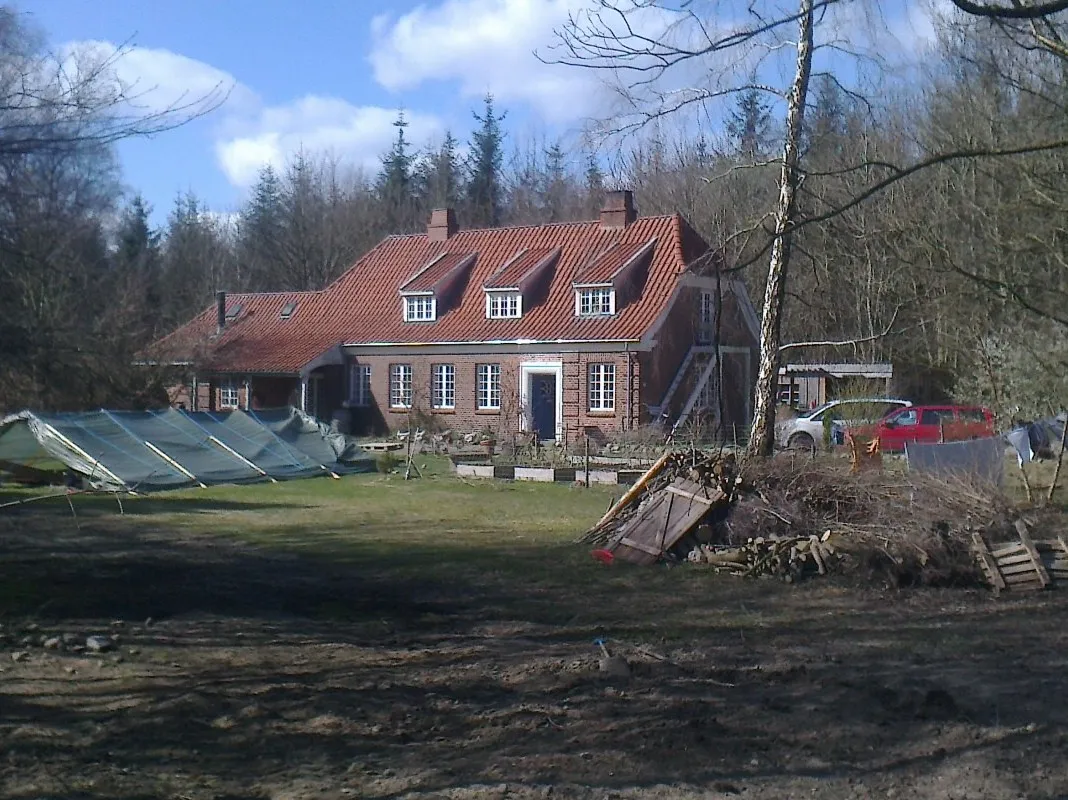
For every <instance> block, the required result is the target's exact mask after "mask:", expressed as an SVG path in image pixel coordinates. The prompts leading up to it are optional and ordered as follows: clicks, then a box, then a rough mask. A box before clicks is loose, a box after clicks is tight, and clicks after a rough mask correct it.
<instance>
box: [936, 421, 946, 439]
mask: <svg viewBox="0 0 1068 800" xmlns="http://www.w3.org/2000/svg"><path fill="white" fill-rule="evenodd" d="M938 443H939V444H945V443H946V426H945V425H944V424H943V422H942V420H941V419H939V420H938Z"/></svg>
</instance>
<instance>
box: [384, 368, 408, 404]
mask: <svg viewBox="0 0 1068 800" xmlns="http://www.w3.org/2000/svg"><path fill="white" fill-rule="evenodd" d="M389 407H390V408H411V407H412V365H411V364H390V365H389Z"/></svg>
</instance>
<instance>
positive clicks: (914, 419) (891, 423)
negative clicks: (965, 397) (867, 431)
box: [877, 406, 994, 452]
mask: <svg viewBox="0 0 1068 800" xmlns="http://www.w3.org/2000/svg"><path fill="white" fill-rule="evenodd" d="M877 435H878V437H879V449H880V450H883V451H890V452H894V451H900V450H904V449H905V442H920V443H922V444H936V443H938V442H960V441H963V440H965V439H985V438H988V437H991V436H993V435H994V413H993V412H992V411H991V410H990V409H989V408H983V407H982V406H912V407H911V408H902V409H899V410H897V411H893V412H891V413H890V414H888V415H887V416H886V417H884V418H883V419H882V421H880V422H879V425H878V427H877Z"/></svg>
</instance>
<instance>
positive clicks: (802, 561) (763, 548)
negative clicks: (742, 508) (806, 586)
mask: <svg viewBox="0 0 1068 800" xmlns="http://www.w3.org/2000/svg"><path fill="white" fill-rule="evenodd" d="M837 544H838V542H836V541H835V540H834V538H833V537H832V534H831V531H826V532H825V533H824V534H823V535H822V536H815V535H812V536H789V537H788V536H754V537H750V538H749V539H748V540H747V541H746V542H745V544H743V545H741V546H739V547H717V546H713V545H708V544H703V545H699V546H697V547H695V548H694V549H693V550H691V551H690V552H689V554H688V555H687V560H688V561H690V562H691V563H694V564H709V565H711V566H713V567H716V568H717V569H723V570H726V571H728V572H731V573H733V574H735V575H741V576H743V577H747V578H753V577H762V576H771V577H776V578H781V579H782V580H784V581H786V582H787V583H792V582H793V581H797V580H800V579H801V578H803V577H804V576H805V575H806V574H810V573H818V574H820V575H826V574H827V573H828V572H829V571H831V569H832V568H833V566H834V563H835V560H836V552H837V548H836V545H837Z"/></svg>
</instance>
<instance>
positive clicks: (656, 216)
mask: <svg viewBox="0 0 1068 800" xmlns="http://www.w3.org/2000/svg"><path fill="white" fill-rule="evenodd" d="M678 216H681V215H680V214H679V213H678V212H674V213H671V214H649V215H648V216H644V217H638V218H637V219H636V220H635V221H634V222H632V223H630V225H628V226H627V228H630V227H632V226H634V225H637V224H639V223H641V222H645V221H653V220H664V219H670V218H672V217H678ZM600 223H601V221H600V219H575V220H567V221H564V222H532V223H529V224H527V225H502V226H501V227H498V228H460V229H459V230H458V231H457V232H456V233H454V234H453V235H452V236H450V237H449V240H450V241H451V240H452V239H453V238H454V237H456V236H462V235H463V234H465V233H468V234H471V233H507V232H510V231H525V230H531V229H535V230H536V229H540V228H566V227H568V226H576V227H577V226H580V225H599V224H600ZM619 230H625V229H623V228H620V229H619ZM426 236H427V233H426V231H422V232H419V233H393V234H390V235H389V236H386V237H385V238H384V239H383V240H382V241H387V240H389V239H416V238H425V237H426ZM368 252H370V251H368Z"/></svg>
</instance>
